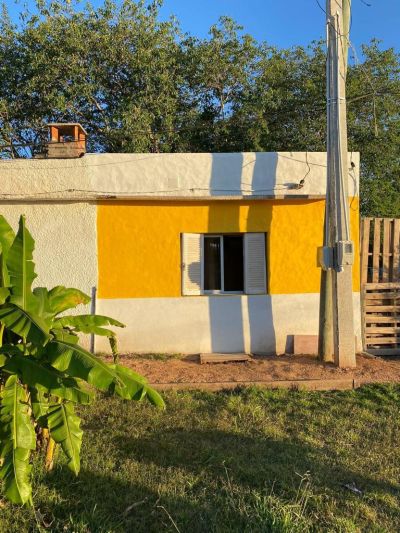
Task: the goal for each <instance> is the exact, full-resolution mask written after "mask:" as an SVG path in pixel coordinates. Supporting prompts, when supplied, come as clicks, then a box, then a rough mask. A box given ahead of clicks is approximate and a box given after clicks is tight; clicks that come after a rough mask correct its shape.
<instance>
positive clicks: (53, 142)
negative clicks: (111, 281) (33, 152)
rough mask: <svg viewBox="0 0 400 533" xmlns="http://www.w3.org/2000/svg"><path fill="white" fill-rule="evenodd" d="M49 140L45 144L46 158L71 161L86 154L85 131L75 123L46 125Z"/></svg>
mask: <svg viewBox="0 0 400 533" xmlns="http://www.w3.org/2000/svg"><path fill="white" fill-rule="evenodd" d="M47 126H48V128H49V134H50V140H49V141H48V143H47V157H49V158H52V159H71V158H74V157H82V156H83V155H85V153H86V136H87V133H86V130H85V129H84V128H83V127H82V126H81V124H79V123H77V122H71V123H56V122H53V123H51V124H47Z"/></svg>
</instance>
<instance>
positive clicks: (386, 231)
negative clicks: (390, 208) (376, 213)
mask: <svg viewBox="0 0 400 533" xmlns="http://www.w3.org/2000/svg"><path fill="white" fill-rule="evenodd" d="M360 233H361V287H363V285H364V284H365V283H385V282H396V281H400V219H398V218H363V219H362V220H361V232H360Z"/></svg>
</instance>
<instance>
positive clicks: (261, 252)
mask: <svg viewBox="0 0 400 533" xmlns="http://www.w3.org/2000/svg"><path fill="white" fill-rule="evenodd" d="M244 254H245V255H244V257H245V261H244V264H245V289H246V294H265V293H266V292H267V276H266V266H265V233H246V234H245V236H244Z"/></svg>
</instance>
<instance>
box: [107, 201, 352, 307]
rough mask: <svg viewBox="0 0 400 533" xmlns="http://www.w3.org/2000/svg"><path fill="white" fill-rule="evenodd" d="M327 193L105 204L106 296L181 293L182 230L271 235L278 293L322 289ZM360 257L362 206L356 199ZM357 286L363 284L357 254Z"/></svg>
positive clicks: (271, 283)
mask: <svg viewBox="0 0 400 533" xmlns="http://www.w3.org/2000/svg"><path fill="white" fill-rule="evenodd" d="M324 206H325V202H324V201H323V200H288V201H283V200H262V201H251V202H249V201H230V200H229V201H208V202H168V201H162V202H142V201H141V202H113V203H102V204H99V205H98V207H97V230H98V261H99V283H98V296H99V297H100V298H146V297H149V298H151V297H175V296H181V268H180V264H181V257H180V254H181V251H180V234H181V233H231V232H246V231H259V232H267V234H268V247H267V248H268V249H267V269H268V290H269V293H270V294H292V293H299V294H302V293H316V292H319V284H320V275H321V270H320V268H318V266H317V248H318V246H321V244H322V236H323V217H324ZM350 213H351V224H352V228H353V240H354V242H355V243H356V258H357V257H358V224H359V220H358V205H357V199H354V200H353V202H352V205H351V210H350ZM353 289H354V290H355V291H358V290H359V261H358V260H357V259H356V261H355V266H354V275H353Z"/></svg>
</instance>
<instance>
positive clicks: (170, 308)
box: [95, 293, 361, 354]
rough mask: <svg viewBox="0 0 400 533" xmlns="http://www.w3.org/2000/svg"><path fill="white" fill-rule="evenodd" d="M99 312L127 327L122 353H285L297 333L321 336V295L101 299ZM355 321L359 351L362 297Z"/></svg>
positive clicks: (101, 343)
mask: <svg viewBox="0 0 400 533" xmlns="http://www.w3.org/2000/svg"><path fill="white" fill-rule="evenodd" d="M96 312H97V313H98V314H101V315H108V316H111V317H113V318H116V319H117V320H120V321H121V322H123V323H124V324H126V328H125V329H122V330H119V329H118V331H117V334H118V346H119V350H120V351H121V352H164V353H200V352H246V353H263V354H265V353H278V354H281V353H284V352H285V351H291V350H292V348H293V335H294V334H303V335H307V334H308V335H317V334H318V315H319V294H281V295H272V296H270V295H261V296H240V295H232V296H192V297H190V296H189V297H182V298H132V299H99V300H97V305H96ZM354 321H355V330H356V335H357V340H358V345H359V348H361V346H360V343H361V334H360V332H361V325H360V295H359V293H354ZM95 350H96V351H98V352H101V351H104V352H109V346H108V342H107V339H105V338H101V337H97V338H96V346H95Z"/></svg>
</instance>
